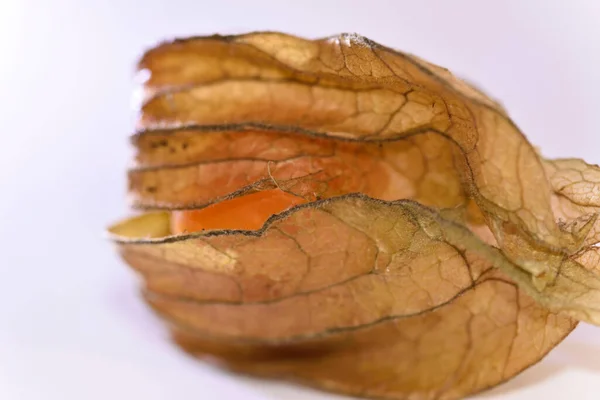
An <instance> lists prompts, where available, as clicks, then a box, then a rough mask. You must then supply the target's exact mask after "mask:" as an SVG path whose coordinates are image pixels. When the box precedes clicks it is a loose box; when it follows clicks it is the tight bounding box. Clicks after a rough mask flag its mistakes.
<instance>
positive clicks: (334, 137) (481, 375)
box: [110, 33, 600, 399]
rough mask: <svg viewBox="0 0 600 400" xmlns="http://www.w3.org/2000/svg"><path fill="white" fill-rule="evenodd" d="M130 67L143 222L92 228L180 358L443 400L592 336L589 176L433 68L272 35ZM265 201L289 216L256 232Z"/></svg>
mask: <svg viewBox="0 0 600 400" xmlns="http://www.w3.org/2000/svg"><path fill="white" fill-rule="evenodd" d="M139 69H140V71H143V74H144V75H145V76H147V79H146V80H145V82H143V83H142V89H143V95H144V96H143V97H144V102H143V105H142V107H141V111H140V117H139V121H138V132H137V133H136V134H135V135H134V136H133V137H132V143H133V144H134V146H135V148H136V157H135V165H134V167H133V168H132V169H131V170H130V171H129V183H130V185H129V189H130V195H131V199H132V202H133V206H134V207H135V208H138V209H143V210H146V212H145V213H144V214H142V215H140V216H137V217H134V218H131V219H128V220H125V221H123V222H121V223H118V224H116V225H114V226H113V227H111V228H110V232H111V235H112V237H113V239H114V241H115V243H116V244H117V246H118V248H119V251H120V252H121V254H122V256H123V257H124V259H125V260H126V261H127V263H129V264H130V265H131V266H132V267H133V268H134V269H135V270H137V271H138V272H139V273H140V274H141V276H142V277H143V279H144V298H145V299H146V300H147V301H148V303H149V304H150V305H151V306H152V307H153V308H154V309H155V310H156V311H157V312H158V314H160V316H161V317H162V318H163V319H164V320H165V321H166V322H167V324H168V327H169V329H170V330H171V332H172V335H173V338H174V339H175V341H176V342H177V343H178V344H179V345H181V346H182V347H183V348H184V349H185V350H187V351H189V352H190V353H192V354H194V355H197V356H198V357H206V356H210V357H209V358H210V359H211V360H215V359H216V360H218V361H219V362H220V364H221V365H223V366H225V367H227V368H231V369H234V370H236V371H240V372H243V373H249V374H255V375H264V376H275V377H281V378H284V379H292V380H295V381H298V382H302V383H305V384H307V385H311V386H317V387H320V388H323V389H327V390H331V391H336V392H342V393H348V394H352V395H358V396H364V397H373V398H389V399H434V398H436V399H437V398H440V399H456V398H461V397H464V396H466V395H469V394H472V393H475V392H478V391H481V390H483V389H486V388H489V387H492V386H494V385H497V384H498V383H501V382H503V381H505V380H507V379H509V378H511V377H512V376H514V375H515V374H517V373H519V372H520V371H522V370H523V369H525V368H527V367H528V366H530V365H532V364H534V363H536V362H537V361H539V360H540V359H541V358H542V357H543V356H544V355H545V354H546V353H547V352H548V351H549V350H551V349H552V348H553V347H554V346H555V345H556V344H557V343H559V342H560V341H561V340H562V339H563V338H564V337H565V336H566V335H567V334H568V333H569V332H570V331H571V330H572V329H573V328H574V327H575V325H576V323H577V321H578V320H582V321H586V322H590V323H593V324H599V323H600V279H599V276H598V270H597V267H598V265H599V264H600V263H599V261H600V254H599V252H598V248H597V247H596V246H597V243H598V241H600V231H599V226H600V225H599V224H600V222H598V219H597V215H598V214H597V213H598V208H599V207H600V169H599V168H598V167H597V166H595V165H588V164H586V163H585V162H583V161H581V160H574V159H565V160H546V159H544V158H542V157H541V156H540V155H539V154H537V153H536V151H535V150H534V148H533V147H532V146H531V144H530V143H529V142H528V141H527V139H526V138H525V137H524V136H523V134H522V133H521V132H520V131H519V129H518V128H517V127H516V126H515V124H514V123H513V122H512V121H511V120H510V119H509V117H508V116H507V114H506V111H505V110H504V109H503V108H502V107H501V106H500V105H498V103H496V102H495V101H493V100H491V99H490V98H489V97H487V96H486V95H485V94H483V93H481V92H480V91H478V90H477V89H475V88H473V87H471V86H470V85H468V84H467V83H465V82H464V81H462V80H460V79H458V78H456V77H455V76H453V75H452V74H451V73H450V72H449V71H448V70H446V69H444V68H441V67H438V66H436V65H433V64H430V63H428V62H426V61H423V60H421V59H419V58H417V57H415V56H412V55H410V54H406V53H402V52H399V51H395V50H391V49H389V48H386V47H383V46H381V45H378V44H376V43H374V42H371V41H370V40H368V39H365V38H362V37H360V36H356V35H340V36H337V37H331V38H326V39H321V40H314V41H310V40H305V39H301V38H297V37H293V36H289V35H285V34H280V33H251V34H247V35H241V36H227V37H224V36H211V37H201V38H190V39H184V40H176V41H173V42H168V43H163V44H161V45H159V46H157V47H155V48H153V49H151V50H150V51H148V52H147V53H146V54H145V55H144V56H143V58H142V59H141V61H140V63H139ZM271 193H278V196H279V195H281V193H284V195H283V197H285V198H291V199H297V200H294V201H292V202H290V204H289V208H288V207H287V206H286V204H285V202H284V203H282V204H283V205H281V204H280V206H278V208H276V211H277V213H276V214H275V215H273V216H271V217H270V218H268V219H267V220H266V222H265V223H264V225H262V227H260V229H258V227H259V226H261V224H262V220H263V219H265V218H266V217H267V216H268V214H269V212H266V214H265V212H264V210H265V208H264V207H263V208H260V207H258V206H257V205H256V203H252V202H253V201H254V200H251V199H257V198H261V199H265V198H267V199H268V198H269V196H270V195H271ZM244 196H245V197H244ZM252 196H254V197H252ZM283 197H282V198H283ZM232 204H237V206H236V207H232V206H231V205H232ZM244 204H245V205H244ZM278 204H279V203H278ZM239 207H241V208H239ZM261 207H262V206H261ZM286 208H287V209H286ZM260 210H262V211H260ZM274 210H275V209H274ZM258 214H261V215H262V214H265V215H264V216H261V217H260V218H259V217H258ZM192 215H193V216H195V217H194V218H196V220H194V221H195V222H194V224H195V223H196V222H197V224H196V225H194V224H187V225H186V224H185V223H184V224H182V223H181V218H183V221H184V222H185V221H187V222H189V221H190V220H186V219H185V218H186V217H189V216H192ZM221 216H222V217H221ZM257 218H258V222H256V221H257ZM261 218H262V219H261ZM248 221H254V222H252V224H250V223H249V222H248ZM174 227H175V229H176V233H173V228H174ZM245 227H251V228H252V230H247V229H246V230H244V228H245ZM219 228H227V229H219ZM188 230H189V231H192V232H189V233H185V231H188ZM180 232H184V233H180Z"/></svg>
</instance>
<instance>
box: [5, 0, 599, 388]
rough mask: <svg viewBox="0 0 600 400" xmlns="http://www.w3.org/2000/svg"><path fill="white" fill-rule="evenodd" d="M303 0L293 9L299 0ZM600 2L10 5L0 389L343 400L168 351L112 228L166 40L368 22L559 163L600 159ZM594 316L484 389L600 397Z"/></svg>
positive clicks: (61, 0) (26, 0)
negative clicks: (465, 84) (138, 120)
mask: <svg viewBox="0 0 600 400" xmlns="http://www.w3.org/2000/svg"><path fill="white" fill-rule="evenodd" d="M294 3H297V4H294ZM598 21H600V2H599V1H596V0H589V1H566V0H565V1H550V0H540V1H498V2H492V1H441V0H440V1H417V0H413V1H410V2H407V1H374V0H365V1H324V0H320V1H307V0H302V1H297V2H296V1H295V2H291V1H285V2H284V1H269V2H267V1H259V0H253V1H221V2H218V1H210V2H202V1H192V0H190V1H164V2H160V1H157V0H145V1H141V0H140V1H120V0H110V1H109V0H105V1H94V2H92V1H81V0H71V1H68V0H55V1H42V0H39V1H35V0H0V129H2V131H1V133H0V139H1V140H0V144H1V145H2V147H0V149H1V151H0V250H1V251H0V273H1V274H0V277H1V281H0V399H3V400H14V399H18V400H34V399H35V400H37V399H43V400H87V399H98V400H106V399H117V400H120V399H127V400H137V399H144V400H162V399H179V400H185V399H194V400H197V399H209V400H212V399H251V400H273V399H295V400H299V399H303V400H305V399H312V400H317V399H333V398H338V397H336V396H332V395H328V394H322V393H320V392H315V391H311V390H306V389H301V388H297V387H294V386H289V385H285V384H280V383H266V382H262V381H255V380H250V379H246V378H238V377H233V376H231V375H228V374H226V373H223V372H220V371H218V370H215V369H213V368H211V367H208V366H206V365H204V364H202V363H199V362H196V361H194V360H192V359H190V358H188V357H186V356H185V355H183V354H182V353H180V352H179V351H178V350H177V349H176V348H175V346H174V345H171V344H170V343H169V342H168V341H167V339H166V334H165V332H164V330H163V328H162V326H161V325H160V323H159V322H158V321H157V319H156V318H154V316H153V315H152V314H151V313H150V312H149V311H148V310H147V308H146V307H145V306H144V305H143V304H142V303H141V301H140V300H139V299H138V297H137V291H136V288H137V286H136V284H137V282H136V278H135V277H134V276H133V274H132V273H130V272H129V271H128V270H127V268H125V266H124V265H123V264H122V263H121V262H120V261H119V260H118V259H117V257H116V256H115V254H114V252H113V251H112V249H111V247H110V245H109V244H108V243H106V242H105V241H104V240H103V239H102V237H101V235H102V230H103V228H104V226H105V225H106V224H107V223H108V222H110V221H113V220H115V219H117V218H119V217H121V216H124V215H125V214H126V211H127V209H126V205H125V200H124V194H125V179H124V178H125V174H124V171H125V168H126V165H127V162H128V155H129V148H128V142H127V135H128V133H130V131H131V128H132V121H133V117H134V116H133V113H132V112H131V111H130V93H131V90H132V83H131V77H132V71H133V65H134V62H135V60H136V58H137V56H138V55H139V53H140V52H141V51H142V49H144V48H145V47H147V46H149V45H151V44H153V43H154V42H156V41H157V40H159V39H161V38H167V37H171V36H174V35H176V36H181V35H190V34H210V33H214V32H220V33H235V32H243V31H246V30H259V29H260V30H264V29H269V30H284V31H288V32H291V33H296V34H302V35H306V36H310V37H318V36H324V35H329V34H333V33H338V32H344V31H349V32H353V31H355V32H359V33H361V34H363V35H366V36H368V37H370V38H372V39H374V40H376V41H379V42H381V43H383V44H386V45H389V46H392V47H396V48H399V49H402V50H406V51H410V52H413V53H416V54H418V55H420V56H421V57H424V58H426V59H429V60H431V61H434V62H436V63H439V64H441V65H444V66H447V67H449V68H450V69H452V70H453V71H455V72H457V73H459V74H461V75H462V76H465V77H468V78H469V79H470V80H471V81H473V82H476V83H478V84H479V85H480V86H482V87H483V88H485V89H486V90H487V91H488V92H489V93H492V94H493V95H494V97H496V98H499V99H501V100H502V102H503V103H504V104H505V105H506V107H507V108H508V110H509V111H510V113H511V115H512V116H513V117H514V119H515V121H516V122H517V123H518V124H519V125H520V126H521V127H522V128H523V130H524V131H525V132H526V134H527V135H528V136H529V138H530V139H531V141H532V142H534V143H535V144H537V145H539V146H540V147H541V148H542V149H543V152H544V154H546V155H548V156H552V157H555V156H578V157H584V158H586V159H587V160H588V161H590V162H595V163H598V162H599V161H600V155H599V154H598V151H597V150H598V148H599V145H600V135H599V134H600V128H599V125H600V119H599V116H600V72H599V71H600V67H599V65H600V28H599V24H598ZM599 378H600V330H599V329H598V328H593V327H590V326H584V325H582V326H581V327H580V328H578V329H577V331H576V332H575V333H574V334H573V335H571V336H570V337H569V338H568V339H567V340H566V341H565V342H564V343H563V344H561V345H560V346H559V347H558V348H557V349H556V350H555V351H554V352H552V353H551V355H550V356H549V357H548V358H546V359H545V360H544V361H543V362H542V363H541V364H539V365H537V366H536V367H534V368H531V369H530V370H528V371H527V372H526V373H524V374H522V375H521V376H519V377H518V378H517V379H515V380H513V381H511V382H510V383H508V384H506V385H504V386H502V387H499V388H497V389H495V390H493V391H491V392H489V393H486V394H484V395H482V396H481V398H484V399H510V400H516V399H542V398H543V399H577V400H584V399H598V396H599V395H598V393H600V379H599Z"/></svg>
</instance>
